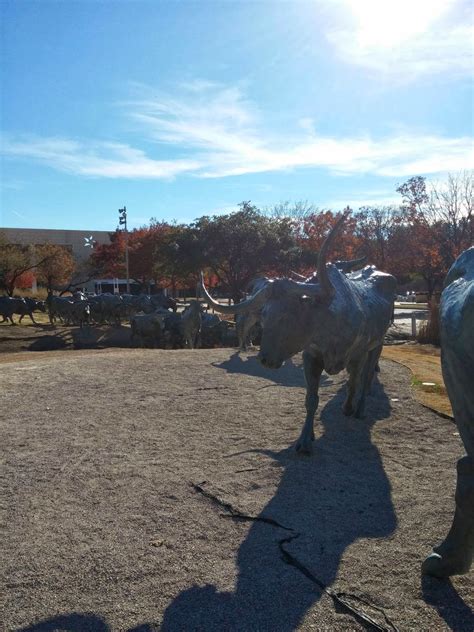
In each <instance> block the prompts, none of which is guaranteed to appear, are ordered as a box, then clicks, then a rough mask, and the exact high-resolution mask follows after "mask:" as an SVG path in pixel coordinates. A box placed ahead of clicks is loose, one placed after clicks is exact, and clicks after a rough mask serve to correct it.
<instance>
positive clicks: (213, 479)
mask: <svg viewBox="0 0 474 632" xmlns="http://www.w3.org/2000/svg"><path fill="white" fill-rule="evenodd" d="M28 356H29V358H31V359H28V360H25V359H24V354H19V355H18V360H14V361H11V362H8V363H3V364H1V365H0V385H1V386H0V418H1V429H2V437H3V449H2V460H3V467H2V470H3V478H2V484H3V486H4V490H3V493H2V497H3V498H4V499H5V504H4V507H3V509H4V510H5V511H4V512H3V515H4V516H5V518H6V519H5V520H4V521H3V522H4V525H5V527H6V529H5V531H6V537H4V538H3V539H2V549H3V550H2V552H1V556H2V559H3V564H2V567H1V569H0V577H1V582H2V585H4V586H5V587H6V590H5V591H2V592H4V594H5V595H6V607H5V608H4V613H5V614H4V620H3V623H4V629H5V630H36V631H42V632H46V631H47V630H48V631H52V630H71V631H74V632H81V631H86V630H91V631H94V632H108V631H109V630H114V631H115V630H118V631H122V630H123V631H128V632H132V631H133V632H147V631H152V630H163V631H178V630H179V631H182V630H186V631H187V630H200V631H208V630H209V631H216V632H217V631H223V630H226V631H227V630H232V631H234V630H235V631H237V630H238V631H249V632H250V631H256V630H258V631H267V630H268V631H283V632H287V631H288V632H289V631H290V630H296V629H297V630H337V631H339V630H342V631H344V630H363V629H379V630H396V629H398V630H417V631H418V630H427V631H428V630H429V631H433V630H458V631H461V630H466V631H472V630H473V629H474V616H473V614H472V610H471V607H472V605H473V603H474V589H473V585H472V573H471V574H470V575H467V576H464V577H458V578H453V579H452V581H448V582H442V581H438V580H433V579H426V578H421V577H420V564H421V561H422V560H423V559H424V557H425V555H426V554H427V553H429V552H430V550H431V546H432V545H433V544H435V543H437V542H439V540H440V539H441V538H442V537H443V536H444V535H445V533H446V531H447V529H448V527H449V525H450V522H451V517H452V511H453V492H454V485H455V461H456V460H457V458H459V456H460V455H461V454H462V452H463V451H462V446H461V443H460V440H459V436H458V435H457V433H456V427H455V426H454V425H453V424H452V423H451V422H450V421H448V420H446V419H442V418H440V417H439V416H437V415H436V414H434V413H432V412H431V411H428V410H426V409H424V408H423V407H422V406H421V405H420V404H418V403H417V402H416V400H414V399H413V397H412V394H411V391H410V386H409V385H410V375H409V372H408V371H407V370H406V369H405V368H403V367H401V366H399V365H397V364H395V363H392V362H390V361H388V360H383V361H382V363H381V369H382V372H381V374H380V381H381V383H380V384H378V385H377V386H376V388H375V391H374V394H373V395H372V396H371V397H370V398H369V401H368V407H367V417H366V419H364V420H355V419H352V418H346V417H344V416H343V415H342V414H341V412H340V408H341V402H342V398H343V383H344V376H336V377H326V378H325V379H324V381H323V384H322V388H321V401H320V410H319V415H320V421H318V423H317V424H316V440H315V443H314V452H313V455H312V456H310V457H299V456H296V454H295V453H294V451H293V449H292V445H291V444H292V442H293V441H294V440H295V439H296V438H297V435H298V433H299V430H300V427H301V423H302V420H303V417H304V388H303V378H302V372H301V368H300V366H299V365H300V359H299V358H295V360H294V362H290V363H288V364H286V365H285V366H284V367H283V368H282V369H280V370H279V371H274V372H272V371H269V370H265V369H263V368H262V367H261V366H260V365H259V364H258V363H257V362H256V359H255V356H254V354H253V353H250V354H243V355H237V354H236V353H235V352H234V350H232V349H217V350H197V351H187V350H178V351H162V350H140V349H136V350H135V349H130V350H123V349H122V350H107V351H87V352H86V351H82V352H77V353H76V352H73V351H68V352H52V353H49V354H47V353H39V354H28ZM364 617H365V618H366V619H367V618H370V619H371V620H372V621H373V624H370V623H368V622H367V621H366V620H364ZM374 625H375V627H374Z"/></svg>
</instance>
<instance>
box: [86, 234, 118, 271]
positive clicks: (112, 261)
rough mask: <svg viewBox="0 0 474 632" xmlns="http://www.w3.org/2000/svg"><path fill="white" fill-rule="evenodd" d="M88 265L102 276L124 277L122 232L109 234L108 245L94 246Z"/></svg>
mask: <svg viewBox="0 0 474 632" xmlns="http://www.w3.org/2000/svg"><path fill="white" fill-rule="evenodd" d="M90 265H91V267H92V268H93V269H95V270H97V274H100V275H102V276H108V277H114V278H116V277H118V278H123V277H124V276H125V235H124V233H123V231H122V230H119V229H117V230H116V231H115V232H114V233H110V243H108V244H96V246H95V247H94V250H93V251H92V253H91V256H90Z"/></svg>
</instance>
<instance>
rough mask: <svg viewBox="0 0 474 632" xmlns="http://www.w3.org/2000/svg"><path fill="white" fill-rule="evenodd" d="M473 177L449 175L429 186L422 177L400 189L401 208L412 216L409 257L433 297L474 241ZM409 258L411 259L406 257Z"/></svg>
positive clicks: (410, 181) (409, 181) (409, 234)
mask: <svg viewBox="0 0 474 632" xmlns="http://www.w3.org/2000/svg"><path fill="white" fill-rule="evenodd" d="M473 189H474V187H473V175H472V173H471V172H461V173H460V174H457V175H452V174H449V175H448V179H447V181H446V182H443V183H431V184H430V185H428V186H427V185H426V181H425V179H424V178H423V177H421V176H417V177H414V178H410V179H409V180H407V182H405V183H404V184H402V185H401V186H400V187H398V189H397V191H398V192H399V193H401V194H402V196H403V205H402V209H404V211H405V212H406V213H407V215H408V217H409V224H410V230H409V233H408V240H407V242H408V244H409V248H408V250H409V254H410V257H409V258H410V260H411V267H412V270H414V271H416V272H418V273H419V274H421V276H422V277H423V279H424V281H425V283H426V286H427V290H428V294H429V296H430V297H431V295H432V294H433V292H434V291H435V290H436V289H440V288H441V285H442V282H443V279H444V277H445V276H446V273H447V271H448V270H449V268H450V266H451V264H452V263H453V261H454V260H455V259H456V257H457V256H458V255H459V254H460V253H461V252H462V251H463V250H465V249H466V248H468V247H469V246H471V245H472V241H473V238H474V195H473ZM407 259H408V257H407Z"/></svg>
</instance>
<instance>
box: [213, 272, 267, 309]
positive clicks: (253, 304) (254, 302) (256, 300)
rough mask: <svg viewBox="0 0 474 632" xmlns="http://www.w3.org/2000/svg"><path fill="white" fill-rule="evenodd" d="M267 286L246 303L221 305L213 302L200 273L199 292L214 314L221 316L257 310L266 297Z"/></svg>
mask: <svg viewBox="0 0 474 632" xmlns="http://www.w3.org/2000/svg"><path fill="white" fill-rule="evenodd" d="M268 287H269V286H268V285H266V286H265V287H263V288H262V289H261V290H259V291H258V292H257V293H256V294H254V295H253V296H251V297H250V298H248V299H247V300H246V301H241V302H240V303H235V305H222V304H221V303H218V302H217V301H215V300H214V299H213V298H212V296H211V295H210V294H209V292H208V291H207V290H206V286H205V285H204V275H203V273H202V272H201V283H200V290H201V293H202V296H203V298H204V299H205V300H206V301H207V302H208V303H209V305H211V307H213V308H214V309H215V310H216V312H220V313H221V314H242V313H244V312H248V311H249V310H251V309H259V308H260V307H261V306H262V305H263V303H264V302H265V301H266V299H267V297H268Z"/></svg>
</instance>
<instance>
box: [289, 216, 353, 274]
mask: <svg viewBox="0 0 474 632" xmlns="http://www.w3.org/2000/svg"><path fill="white" fill-rule="evenodd" d="M339 217H340V214H338V213H333V211H328V210H326V211H319V212H317V213H312V214H310V215H308V216H307V217H305V218H304V219H303V221H302V223H300V226H299V230H298V240H299V244H300V246H301V249H302V259H301V264H302V265H300V271H303V272H305V273H310V272H313V271H314V269H315V267H316V265H317V261H318V254H319V251H320V249H321V246H322V245H323V242H324V240H325V239H326V237H327V235H328V233H329V232H330V231H331V229H332V228H333V226H334V225H335V224H336V222H337V220H338V219H339ZM356 226H357V219H356V217H355V216H351V217H349V218H348V219H347V220H346V221H345V222H344V225H343V226H342V227H341V230H340V232H339V234H338V239H337V242H336V243H335V244H334V246H333V248H332V249H331V254H330V257H331V259H332V260H336V259H355V258H357V257H359V256H361V254H365V253H364V251H363V241H362V240H361V239H360V237H359V236H358V235H357V233H356Z"/></svg>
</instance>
